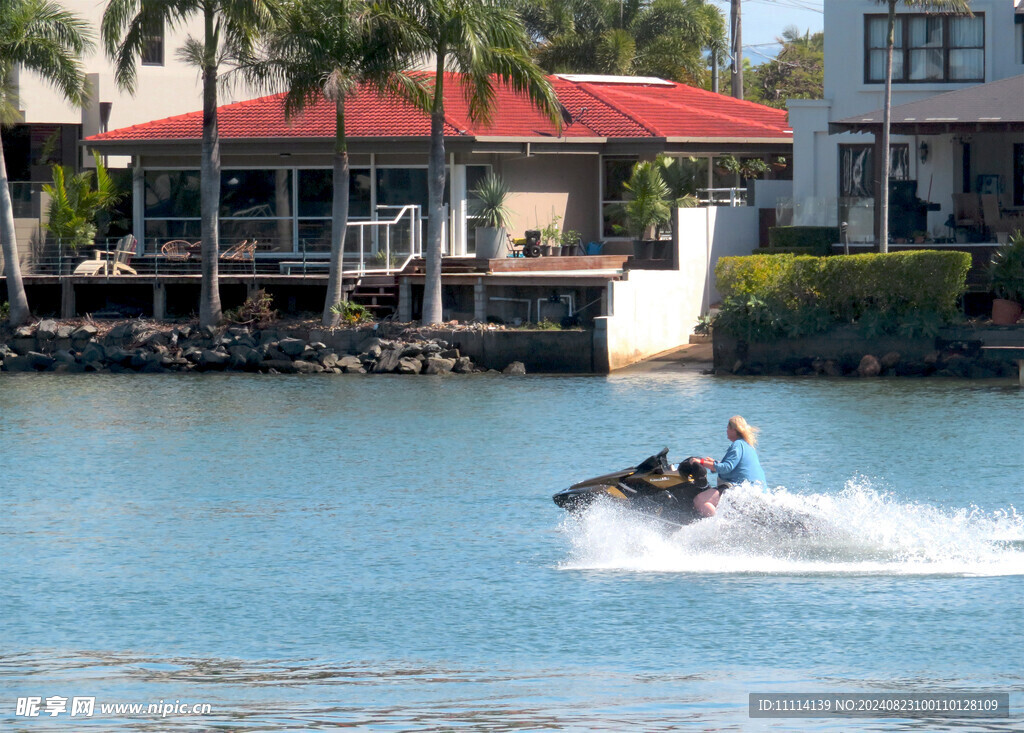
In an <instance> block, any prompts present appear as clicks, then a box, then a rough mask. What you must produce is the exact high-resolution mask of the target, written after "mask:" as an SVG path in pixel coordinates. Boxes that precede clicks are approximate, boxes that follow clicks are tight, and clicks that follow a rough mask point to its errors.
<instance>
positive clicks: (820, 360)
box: [714, 326, 1024, 379]
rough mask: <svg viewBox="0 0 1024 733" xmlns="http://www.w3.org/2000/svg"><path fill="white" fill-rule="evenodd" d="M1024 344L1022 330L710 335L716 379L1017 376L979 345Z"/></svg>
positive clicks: (1003, 359)
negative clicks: (770, 337)
mask: <svg viewBox="0 0 1024 733" xmlns="http://www.w3.org/2000/svg"><path fill="white" fill-rule="evenodd" d="M1015 345H1024V329H1022V328H1014V327H1010V328H999V327H990V328H982V329H976V328H948V329H943V330H942V331H941V332H940V334H939V336H938V337H936V338H898V337H892V336H887V337H880V338H874V339H870V338H866V337H864V336H863V335H862V334H861V332H860V330H859V329H857V328H856V327H853V326H843V327H840V328H837V329H834V330H832V331H829V332H827V333H825V334H820V335H818V336H815V337H812V338H799V339H778V340H775V341H772V342H769V343H758V344H747V343H745V342H743V341H739V340H737V339H735V338H732V337H730V336H725V335H722V334H718V333H716V334H715V336H714V365H715V372H716V373H719V374H740V375H764V374H780V375H786V374H791V375H814V374H818V375H822V376H832V377H839V376H853V377H858V376H859V377H872V376H901V377H923V376H940V377H961V378H970V379H986V378H994V377H1010V376H1015V375H1017V365H1016V362H1015V360H1014V358H1013V357H1011V356H1010V355H1003V354H999V353H993V352H991V351H986V350H984V349H982V347H983V346H1015Z"/></svg>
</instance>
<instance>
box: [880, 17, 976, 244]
mask: <svg viewBox="0 0 1024 733" xmlns="http://www.w3.org/2000/svg"><path fill="white" fill-rule="evenodd" d="M876 2H878V3H884V4H886V5H888V6H889V26H888V30H887V35H886V39H887V48H886V59H885V104H884V110H883V113H882V144H881V148H882V155H881V158H882V160H880V161H879V163H878V164H879V167H880V171H881V174H882V175H881V177H880V181H879V186H880V188H881V190H880V191H879V192H878V196H879V206H878V216H879V223H878V251H879V252H888V251H889V167H890V165H891V163H892V161H891V160H890V159H889V137H890V134H889V130H890V127H891V122H892V53H893V48H894V46H895V45H896V5H897V3H903V4H904V5H907V6H909V7H913V8H918V9H920V10H923V11H924V12H929V11H937V12H940V13H958V14H962V15H970V13H971V1H970V0H876Z"/></svg>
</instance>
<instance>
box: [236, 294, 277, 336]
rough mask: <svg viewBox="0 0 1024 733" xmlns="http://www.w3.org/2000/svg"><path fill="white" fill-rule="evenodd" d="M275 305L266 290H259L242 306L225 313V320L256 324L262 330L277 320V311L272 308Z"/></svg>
mask: <svg viewBox="0 0 1024 733" xmlns="http://www.w3.org/2000/svg"><path fill="white" fill-rule="evenodd" d="M273 304H274V299H273V298H271V297H270V295H268V294H267V291H266V290H257V291H256V294H255V295H253V296H252V297H251V298H248V299H247V300H246V301H245V302H244V303H242V305H240V306H238V307H237V308H232V309H230V310H226V311H224V320H226V321H230V322H231V323H239V324H255V325H256V326H258V327H260V328H262V327H263V326H266V325H267V324H268V323H270V322H271V321H273V320H274V319H275V318H277V311H276V310H274V309H273V308H272V307H271V306H273Z"/></svg>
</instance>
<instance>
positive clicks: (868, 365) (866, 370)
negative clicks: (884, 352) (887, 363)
mask: <svg viewBox="0 0 1024 733" xmlns="http://www.w3.org/2000/svg"><path fill="white" fill-rule="evenodd" d="M881 373H882V364H881V362H879V361H878V357H876V356H874V355H872V354H865V355H864V356H863V357H862V358H861V360H860V364H858V365H857V374H859V375H860V376H862V377H877V376H878V375H879V374H881Z"/></svg>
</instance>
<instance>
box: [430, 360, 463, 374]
mask: <svg viewBox="0 0 1024 733" xmlns="http://www.w3.org/2000/svg"><path fill="white" fill-rule="evenodd" d="M454 366H455V359H442V358H441V357H439V356H431V357H427V365H426V367H425V368H424V369H423V373H424V374H448V373H449V372H451V370H452V367H454Z"/></svg>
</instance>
